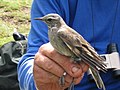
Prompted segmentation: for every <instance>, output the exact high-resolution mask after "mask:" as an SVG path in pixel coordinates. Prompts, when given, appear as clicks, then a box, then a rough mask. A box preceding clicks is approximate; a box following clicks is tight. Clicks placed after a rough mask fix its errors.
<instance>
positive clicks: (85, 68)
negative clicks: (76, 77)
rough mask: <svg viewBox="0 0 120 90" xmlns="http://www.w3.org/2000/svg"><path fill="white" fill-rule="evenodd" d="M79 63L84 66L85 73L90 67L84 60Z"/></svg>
mask: <svg viewBox="0 0 120 90" xmlns="http://www.w3.org/2000/svg"><path fill="white" fill-rule="evenodd" d="M79 64H80V66H81V68H82V71H83V73H84V72H86V71H87V70H88V69H89V65H88V64H86V63H84V62H83V61H81V62H80V63H79Z"/></svg>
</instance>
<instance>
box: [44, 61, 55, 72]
mask: <svg viewBox="0 0 120 90" xmlns="http://www.w3.org/2000/svg"><path fill="white" fill-rule="evenodd" d="M44 65H45V67H46V69H47V70H52V69H53V68H55V67H54V64H53V62H51V61H48V60H47V61H46V62H45V64H44Z"/></svg>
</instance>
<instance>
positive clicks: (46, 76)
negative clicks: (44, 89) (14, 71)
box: [33, 64, 59, 85]
mask: <svg viewBox="0 0 120 90" xmlns="http://www.w3.org/2000/svg"><path fill="white" fill-rule="evenodd" d="M33 75H34V79H35V81H36V82H37V83H39V84H40V85H44V84H47V83H58V81H59V77H57V76H55V75H54V74H51V73H49V72H47V71H45V70H44V69H42V68H40V67H39V66H37V65H36V64H35V65H34V68H33Z"/></svg>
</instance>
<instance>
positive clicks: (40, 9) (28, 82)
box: [18, 0, 67, 90]
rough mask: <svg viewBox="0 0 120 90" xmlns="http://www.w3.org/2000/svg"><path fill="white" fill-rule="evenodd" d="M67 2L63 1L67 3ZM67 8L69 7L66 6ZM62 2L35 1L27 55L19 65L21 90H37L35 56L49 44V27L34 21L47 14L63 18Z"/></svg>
mask: <svg viewBox="0 0 120 90" xmlns="http://www.w3.org/2000/svg"><path fill="white" fill-rule="evenodd" d="M66 1H67V0H63V2H62V3H65V2H66ZM65 6H67V5H65ZM60 7H62V8H66V7H64V6H62V4H61V1H60V0H34V1H33V4H32V8H31V30H30V33H29V36H28V48H27V53H26V54H25V55H24V56H23V57H22V58H21V60H20V62H19V64H18V80H19V84H20V89H21V90H35V89H36V88H35V85H34V79H33V63H34V56H35V54H36V52H37V51H38V49H39V47H40V46H41V45H42V44H44V43H47V42H48V41H49V40H48V35H47V30H48V29H47V26H46V25H45V24H44V23H43V22H40V21H37V20H34V18H36V17H41V16H43V15H45V14H47V13H58V14H60V15H61V16H62V15H63V13H64V11H63V10H61V9H62V8H60Z"/></svg>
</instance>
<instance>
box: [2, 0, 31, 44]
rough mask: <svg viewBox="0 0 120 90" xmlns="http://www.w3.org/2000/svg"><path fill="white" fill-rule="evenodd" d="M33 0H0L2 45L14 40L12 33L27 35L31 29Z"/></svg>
mask: <svg viewBox="0 0 120 90" xmlns="http://www.w3.org/2000/svg"><path fill="white" fill-rule="evenodd" d="M31 3H32V0H0V46H1V45H3V44H4V43H7V42H10V41H13V37H12V33H13V30H14V29H15V28H16V29H17V30H18V32H20V33H22V34H25V35H27V34H28V32H29V30H30V8H31Z"/></svg>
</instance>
